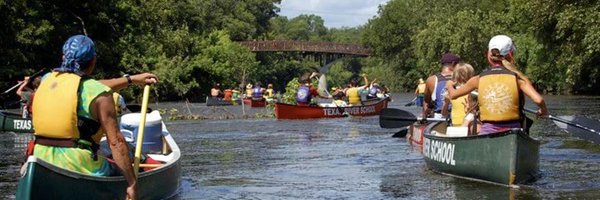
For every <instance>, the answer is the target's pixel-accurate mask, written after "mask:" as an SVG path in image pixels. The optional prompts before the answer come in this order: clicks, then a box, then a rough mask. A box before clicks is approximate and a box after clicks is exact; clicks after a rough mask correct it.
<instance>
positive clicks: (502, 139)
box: [423, 122, 540, 187]
mask: <svg viewBox="0 0 600 200" xmlns="http://www.w3.org/2000/svg"><path fill="white" fill-rule="evenodd" d="M436 123H437V124H436V125H433V126H429V127H428V129H426V130H425V134H424V137H425V139H424V141H423V156H424V157H425V162H426V163H427V166H428V167H429V168H430V169H432V170H433V171H435V172H439V173H442V174H447V175H451V176H455V177H460V178H466V179H470V180H477V181H483V182H490V183H496V184H501V185H507V186H511V187H513V186H514V187H516V184H521V183H527V182H532V181H535V180H536V179H537V178H538V177H539V166H538V164H539V148H540V143H539V142H538V141H537V140H534V139H532V138H531V137H529V135H527V133H525V132H523V131H522V129H513V130H510V131H507V132H504V133H497V134H491V135H474V136H462V137H447V136H445V132H446V123H445V122H436Z"/></svg>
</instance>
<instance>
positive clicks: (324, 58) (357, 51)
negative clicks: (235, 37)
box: [239, 40, 371, 73]
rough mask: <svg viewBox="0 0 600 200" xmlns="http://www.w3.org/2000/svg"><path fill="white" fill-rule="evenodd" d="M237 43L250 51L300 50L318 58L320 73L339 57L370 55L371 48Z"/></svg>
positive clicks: (326, 69) (272, 41)
mask: <svg viewBox="0 0 600 200" xmlns="http://www.w3.org/2000/svg"><path fill="white" fill-rule="evenodd" d="M239 43H240V44H241V45H242V46H245V47H248V48H249V49H250V51H252V52H302V53H303V54H304V55H306V56H309V57H312V58H313V59H316V60H319V62H320V63H321V64H322V65H323V66H321V69H320V70H319V71H320V72H321V73H327V71H329V67H330V66H331V65H332V64H333V63H334V62H336V61H337V60H339V59H340V58H344V57H368V56H370V55H371V49H369V48H367V47H364V46H361V45H357V44H341V43H335V42H309V41H292V40H270V41H243V42H239Z"/></svg>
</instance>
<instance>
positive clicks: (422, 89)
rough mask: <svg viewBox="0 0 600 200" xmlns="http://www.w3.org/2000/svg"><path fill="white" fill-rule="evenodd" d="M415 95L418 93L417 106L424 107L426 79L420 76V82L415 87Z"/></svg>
mask: <svg viewBox="0 0 600 200" xmlns="http://www.w3.org/2000/svg"><path fill="white" fill-rule="evenodd" d="M415 95H417V98H416V99H415V103H416V104H417V107H423V98H424V97H425V81H424V80H423V79H422V78H419V84H418V85H417V88H416V89H415Z"/></svg>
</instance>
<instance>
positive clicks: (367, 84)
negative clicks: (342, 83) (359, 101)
mask: <svg viewBox="0 0 600 200" xmlns="http://www.w3.org/2000/svg"><path fill="white" fill-rule="evenodd" d="M363 81H365V84H364V85H363V86H362V88H366V87H369V79H368V78H367V75H366V74H363Z"/></svg>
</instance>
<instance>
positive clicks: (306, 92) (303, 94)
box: [296, 85, 311, 104]
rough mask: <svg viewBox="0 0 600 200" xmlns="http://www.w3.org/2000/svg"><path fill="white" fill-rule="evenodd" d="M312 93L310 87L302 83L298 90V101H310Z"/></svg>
mask: <svg viewBox="0 0 600 200" xmlns="http://www.w3.org/2000/svg"><path fill="white" fill-rule="evenodd" d="M310 100H311V94H310V88H309V87H308V86H306V85H301V86H300V87H299V88H298V92H296V103H306V104H307V103H310Z"/></svg>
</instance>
